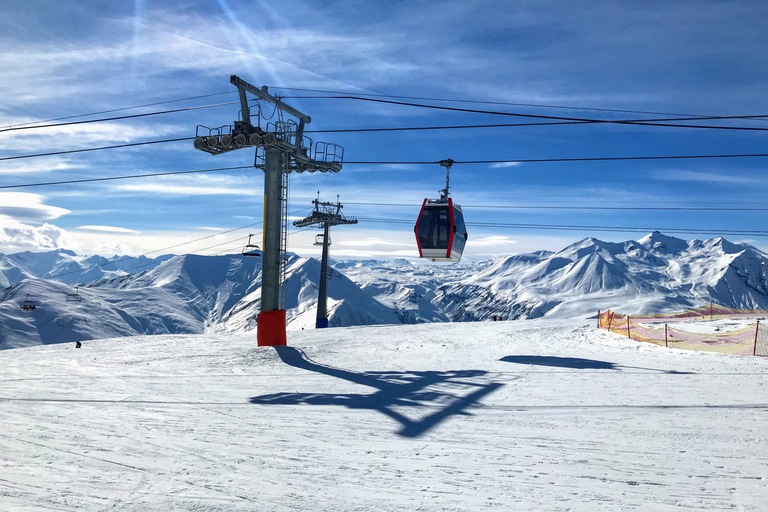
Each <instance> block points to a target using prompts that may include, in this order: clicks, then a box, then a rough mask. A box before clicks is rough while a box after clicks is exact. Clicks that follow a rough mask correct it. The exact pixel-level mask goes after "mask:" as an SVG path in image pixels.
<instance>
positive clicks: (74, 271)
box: [49, 207, 311, 277]
mask: <svg viewBox="0 0 768 512" xmlns="http://www.w3.org/2000/svg"><path fill="white" fill-rule="evenodd" d="M310 209H311V207H306V208H300V209H298V210H295V211H293V212H291V213H289V215H295V214H297V213H301V212H304V211H306V210H310ZM260 224H262V221H257V222H253V223H251V224H246V225H244V226H239V227H236V228H230V229H226V230H224V231H218V232H216V233H213V234H211V235H206V236H204V237H200V238H196V239H194V240H188V241H186V242H181V243H178V244H174V245H169V246H166V247H162V248H160V249H155V250H153V251H149V252H145V253H144V254H143V256H147V255H150V254H156V253H158V252H163V251H167V250H170V249H175V248H177V247H182V246H184V245H189V244H193V243H196V242H201V241H203V240H207V239H209V238H213V237H216V236H221V235H224V234H227V233H232V232H235V231H239V230H241V229H246V228H250V227H253V226H258V225H260ZM232 241H233V240H228V241H226V242H223V243H219V244H216V245H212V246H210V247H206V248H203V249H198V250H197V251H192V252H189V253H187V254H195V253H197V252H200V251H205V250H208V249H211V248H213V247H218V246H220V245H224V244H227V243H231V242H232ZM131 258H133V256H125V257H121V258H118V259H117V260H115V261H111V262H109V263H104V264H99V265H93V266H91V267H88V268H86V269H78V270H73V271H70V272H64V273H61V274H55V275H53V276H49V277H62V276H66V275H70V274H77V273H83V272H88V271H89V270H93V269H94V268H102V267H107V266H110V265H114V264H115V263H118V262H120V261H125V260H126V259H131ZM151 264H153V263H150V264H148V265H140V266H138V267H130V269H129V270H134V269H136V268H143V267H144V266H149V265H151Z"/></svg>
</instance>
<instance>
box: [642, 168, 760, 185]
mask: <svg viewBox="0 0 768 512" xmlns="http://www.w3.org/2000/svg"><path fill="white" fill-rule="evenodd" d="M653 178H654V179H657V180H667V181H689V182H699V183H720V184H730V185H762V186H766V185H768V179H766V178H754V177H751V176H738V175H735V174H733V173H728V174H718V173H713V172H701V171H688V170H669V171H663V172H656V173H654V175H653Z"/></svg>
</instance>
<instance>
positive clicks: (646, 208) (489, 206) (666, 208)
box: [344, 201, 768, 212]
mask: <svg viewBox="0 0 768 512" xmlns="http://www.w3.org/2000/svg"><path fill="white" fill-rule="evenodd" d="M344 204H348V205H357V206H377V207H378V206H395V207H400V206H402V207H408V208H414V207H419V205H415V204H413V203H371V202H361V201H344ZM461 207H462V208H478V209H483V210H502V209H503V210H619V211H624V210H626V211H691V212H721V211H722V212H742V211H743V212H758V211H768V208H722V207H687V206H547V205H522V204H465V203H462V204H461Z"/></svg>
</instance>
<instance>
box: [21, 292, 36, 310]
mask: <svg viewBox="0 0 768 512" xmlns="http://www.w3.org/2000/svg"><path fill="white" fill-rule="evenodd" d="M35 309H37V308H36V306H35V301H33V300H30V299H29V294H27V296H26V297H25V298H24V300H23V301H22V302H21V310H22V311H34V310H35Z"/></svg>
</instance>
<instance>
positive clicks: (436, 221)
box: [414, 187, 467, 261]
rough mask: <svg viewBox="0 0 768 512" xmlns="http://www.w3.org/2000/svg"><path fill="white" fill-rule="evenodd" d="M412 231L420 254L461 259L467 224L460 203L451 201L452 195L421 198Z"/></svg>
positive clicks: (428, 256) (421, 256)
mask: <svg viewBox="0 0 768 512" xmlns="http://www.w3.org/2000/svg"><path fill="white" fill-rule="evenodd" d="M446 188H447V187H446ZM414 231H415V233H416V243H417V244H418V246H419V257H420V258H426V259H428V260H431V261H459V260H461V254H462V253H463V252H464V245H465V244H466V243H467V228H466V226H465V225H464V215H463V214H462V213H461V206H459V205H457V204H456V205H455V204H453V199H451V198H448V200H447V201H443V200H437V201H434V200H432V201H430V200H429V199H424V203H422V205H421V212H420V213H419V218H418V220H417V221H416V227H415V228H414Z"/></svg>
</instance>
